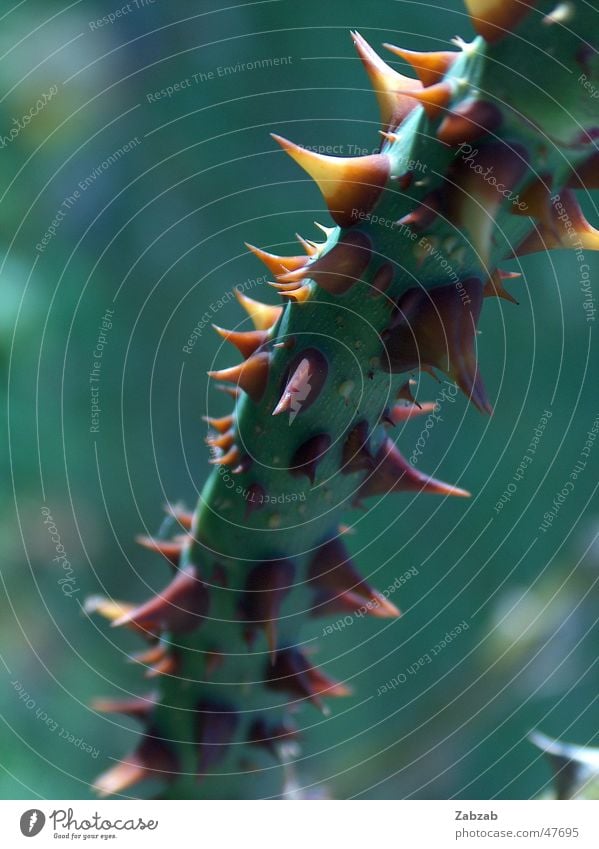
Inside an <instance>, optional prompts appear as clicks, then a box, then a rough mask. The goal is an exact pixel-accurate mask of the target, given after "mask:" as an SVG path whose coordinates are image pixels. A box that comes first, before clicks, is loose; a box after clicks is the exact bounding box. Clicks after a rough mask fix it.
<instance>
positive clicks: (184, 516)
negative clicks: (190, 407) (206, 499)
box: [164, 416, 233, 531]
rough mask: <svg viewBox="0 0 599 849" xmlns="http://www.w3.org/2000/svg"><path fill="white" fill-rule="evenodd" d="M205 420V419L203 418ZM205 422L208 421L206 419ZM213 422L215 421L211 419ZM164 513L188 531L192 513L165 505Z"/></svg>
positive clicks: (191, 521)
mask: <svg viewBox="0 0 599 849" xmlns="http://www.w3.org/2000/svg"><path fill="white" fill-rule="evenodd" d="M205 418H206V417H205ZM230 418H231V424H233V417H232V416H231V417H230ZM206 421H208V419H207V418H206ZM213 421H217V420H216V419H213ZM164 511H165V513H168V514H169V515H170V516H172V517H173V519H176V521H177V522H178V523H179V524H180V525H181V527H182V528H183V529H184V530H186V531H190V530H191V528H192V525H193V513H192V512H191V511H189V510H185V509H184V508H183V507H179V506H178V505H177V504H165V506H164Z"/></svg>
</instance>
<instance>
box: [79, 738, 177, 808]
mask: <svg viewBox="0 0 599 849" xmlns="http://www.w3.org/2000/svg"><path fill="white" fill-rule="evenodd" d="M177 771H178V763H177V759H176V757H175V755H174V754H173V752H172V751H171V750H170V749H169V748H168V746H167V745H166V744H165V743H163V742H162V741H161V740H159V739H158V738H157V737H152V736H150V735H149V734H148V735H146V736H144V737H143V738H142V740H141V742H140V744H139V745H138V746H137V748H136V749H135V751H134V752H132V753H131V754H130V755H129V756H128V757H127V758H124V759H123V760H122V761H119V762H118V763H117V764H116V765H115V766H113V767H111V769H109V770H107V771H106V772H104V773H102V775H100V776H98V778H96V780H95V782H94V784H93V785H92V787H93V789H94V790H95V791H96V793H98V794H99V795H100V796H102V797H105V796H114V795H115V794H117V793H122V791H123V790H127V789H128V788H129V787H132V786H133V785H135V784H138V783H139V782H140V781H142V780H143V779H144V778H165V777H171V776H172V775H174V774H176V773H177Z"/></svg>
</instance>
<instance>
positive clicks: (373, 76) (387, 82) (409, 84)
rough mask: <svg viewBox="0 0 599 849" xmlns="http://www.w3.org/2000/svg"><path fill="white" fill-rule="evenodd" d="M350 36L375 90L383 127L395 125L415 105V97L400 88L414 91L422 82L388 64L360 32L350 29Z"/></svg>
mask: <svg viewBox="0 0 599 849" xmlns="http://www.w3.org/2000/svg"><path fill="white" fill-rule="evenodd" d="M352 38H353V41H354V45H355V47H356V50H357V51H358V55H359V57H360V59H361V60H362V64H363V65H364V68H365V70H366V73H367V74H368V77H369V79H370V83H371V85H372V87H373V89H374V93H375V94H376V98H377V101H378V104H379V109H380V112H381V122H382V124H383V129H384V130H386V129H387V128H388V127H390V126H391V127H398V126H399V125H400V124H401V122H402V121H403V119H404V118H405V117H406V116H407V115H409V114H410V112H412V110H413V109H415V108H416V104H415V103H414V101H413V100H412V99H411V98H409V97H407V96H406V95H405V94H403V93H402V91H407V90H414V91H417V90H418V89H420V88H422V84H421V83H420V81H419V80H413V79H412V78H411V77H407V76H404V75H403V74H400V73H398V72H397V71H395V70H394V69H393V68H391V67H390V66H389V65H387V63H386V62H385V61H383V59H381V57H380V56H379V55H378V54H377V53H376V52H375V51H374V50H373V49H372V47H371V46H370V45H369V44H368V42H367V41H366V40H365V39H364V38H362V36H361V35H360V34H359V33H357V32H352Z"/></svg>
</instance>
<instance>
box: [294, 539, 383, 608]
mask: <svg viewBox="0 0 599 849" xmlns="http://www.w3.org/2000/svg"><path fill="white" fill-rule="evenodd" d="M308 580H309V581H311V582H312V584H313V586H314V587H315V590H316V598H315V607H316V608H318V607H319V606H321V605H325V606H328V605H329V604H331V603H335V602H336V601H340V602H341V606H342V607H344V608H345V609H347V608H348V604H347V602H349V607H350V608H351V609H352V610H353V611H354V612H355V611H356V610H357V609H360V608H361V607H366V612H367V613H369V614H370V615H372V616H376V617H379V618H382V619H392V618H396V617H398V616H399V615H400V612H399V610H398V609H397V607H396V606H395V605H394V604H392V603H391V602H390V601H389V599H387V598H385V596H384V595H383V594H382V593H379V592H378V590H375V589H373V588H372V587H371V586H369V584H368V583H367V582H366V581H365V580H363V578H362V576H361V575H360V573H359V572H358V570H357V569H356V567H355V566H354V564H353V562H352V560H351V558H350V556H349V553H348V551H347V549H346V548H345V545H344V544H343V542H342V541H341V540H340V539H339V537H335V538H333V539H331V540H329V541H328V542H325V543H324V544H323V545H321V546H320V547H319V548H318V549H317V551H316V553H315V555H314V557H313V558H312V560H311V562H310V565H309V568H308Z"/></svg>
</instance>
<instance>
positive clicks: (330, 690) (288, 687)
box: [265, 648, 351, 713]
mask: <svg viewBox="0 0 599 849" xmlns="http://www.w3.org/2000/svg"><path fill="white" fill-rule="evenodd" d="M265 677H266V682H267V686H268V687H270V689H272V690H279V691H281V690H282V691H283V692H287V693H289V694H290V695H292V696H297V697H298V698H299V699H308V700H309V701H311V702H312V704H314V705H315V706H316V707H317V708H319V710H321V711H322V712H323V713H324V712H325V707H324V705H323V703H322V701H321V699H320V696H323V695H324V696H348V695H350V693H351V690H350V689H349V688H348V687H346V686H345V685H344V684H341V683H339V682H338V681H334V680H333V679H332V678H329V677H328V676H327V675H325V674H324V672H321V671H320V669H317V668H316V667H314V666H312V665H311V664H310V662H309V661H308V659H307V658H306V657H305V655H304V654H302V652H301V651H299V649H295V648H286V649H283V650H282V651H280V652H279V653H278V655H277V659H276V661H275V663H274V664H273V665H272V666H271V667H270V669H268V671H267V673H266V676H265Z"/></svg>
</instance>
